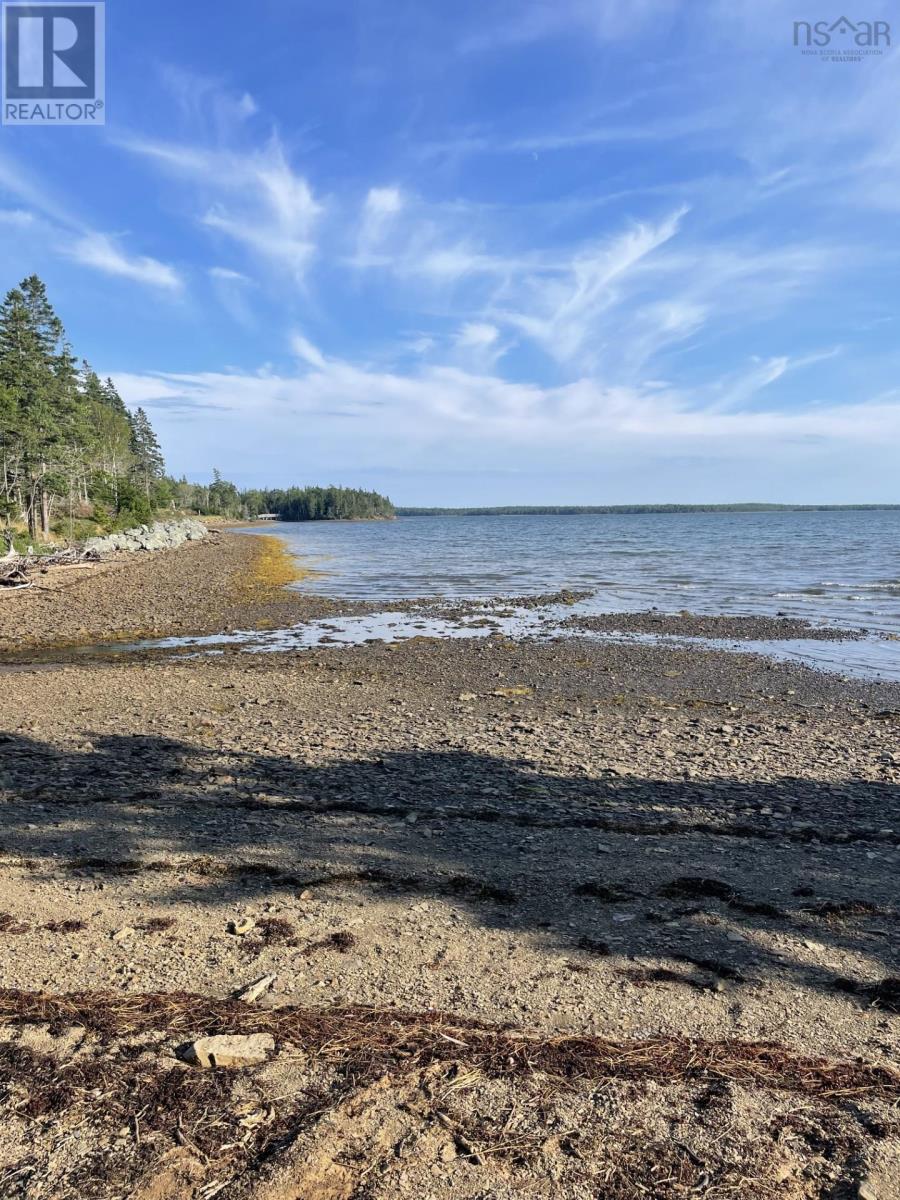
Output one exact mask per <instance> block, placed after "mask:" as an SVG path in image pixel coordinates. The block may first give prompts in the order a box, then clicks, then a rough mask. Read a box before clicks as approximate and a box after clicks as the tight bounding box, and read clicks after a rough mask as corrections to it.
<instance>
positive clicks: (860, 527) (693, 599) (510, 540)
mask: <svg viewBox="0 0 900 1200" xmlns="http://www.w3.org/2000/svg"><path fill="white" fill-rule="evenodd" d="M263 528H264V529H265V532H267V533H274V534H277V535H278V536H280V537H282V538H283V539H284V541H285V543H286V545H287V546H288V548H289V550H290V551H291V552H292V553H293V554H295V555H296V556H297V558H298V561H299V562H300V563H301V565H302V566H303V567H304V568H305V569H306V570H309V569H310V568H312V569H313V571H314V572H315V574H313V575H312V576H309V575H307V576H305V577H304V579H303V580H302V581H301V582H299V583H298V584H297V585H296V586H297V587H298V588H300V589H302V590H304V591H317V592H322V593H324V594H326V595H331V596H335V597H339V598H346V599H354V600H366V601H370V602H372V601H374V602H375V603H376V604H378V605H379V608H380V611H377V612H375V613H372V614H369V615H360V616H346V617H329V618H323V619H320V620H315V621H307V622H304V623H303V624H300V625H296V626H294V627H292V628H288V629H275V630H246V631H238V632H235V633H230V634H215V635H211V636H209V637H192V638H167V639H164V640H161V641H154V642H143V643H140V648H142V649H143V648H154V649H178V650H182V651H185V650H186V651H187V652H188V653H189V654H215V653H221V652H222V648H223V647H224V646H238V647H240V648H241V649H244V650H246V651H250V652H257V653H259V652H278V651H288V650H303V649H311V648H314V647H325V646H329V645H344V646H346V645H360V644H362V643H364V642H368V641H388V642H393V641H403V640H407V639H409V638H413V637H440V638H482V637H488V636H490V635H491V634H501V635H503V636H504V637H510V638H526V637H528V638H539V639H546V638H551V637H586V638H591V639H593V640H599V641H626V642H627V641H632V642H642V643H647V644H653V643H659V644H669V645H681V646H685V645H695V646H698V647H706V648H708V649H726V650H732V651H735V652H737V653H758V654H760V653H761V654H765V655H767V656H768V657H770V658H775V659H779V660H781V661H788V662H798V663H804V664H806V665H808V666H812V667H817V668H819V669H822V670H828V671H833V672H837V673H839V674H842V675H847V676H853V677H856V678H868V679H882V680H900V512H843V513H764V514H743V513H709V514H707V513H702V514H672V515H668V514H665V515H664V514H659V515H656V514H653V515H647V516H618V515H608V516H607V515H604V516H530V517H409V518H405V519H400V520H398V521H395V522H377V523H375V522H373V523H369V522H359V523H337V522H335V523H330V522H311V523H305V524H297V525H287V524H274V525H272V524H266V525H265V526H264V527H263ZM842 581H843V582H842ZM563 588H569V589H571V590H572V591H578V592H586V593H587V595H586V596H585V597H584V598H583V599H580V600H579V601H578V602H577V603H574V604H560V603H550V604H542V605H537V606H522V605H515V604H510V603H509V602H508V601H506V600H504V599H503V597H511V596H528V595H532V596H534V595H546V594H551V593H555V592H559V591H560V590H561V589H563ZM434 596H439V597H445V598H448V599H461V598H466V599H476V600H477V599H480V598H485V597H490V598H494V599H495V601H496V602H495V603H491V604H483V605H475V606H473V608H472V611H470V612H467V611H462V612H461V613H459V614H454V615H452V616H446V617H444V616H435V615H434V614H433V613H431V612H430V611H429V609H428V606H427V605H423V606H422V608H421V609H417V608H416V607H415V606H413V607H412V608H408V607H407V608H406V609H405V610H404V611H398V610H396V608H393V607H392V601H396V600H398V599H404V600H406V599H417V598H423V597H434ZM651 607H656V608H659V609H660V610H662V611H668V612H678V611H680V610H682V609H689V610H691V611H693V612H698V613H726V614H740V615H746V614H763V615H767V616H771V615H774V614H776V613H783V614H787V615H790V616H793V617H800V618H802V619H805V620H807V621H809V622H811V623H813V624H828V625H832V626H838V627H841V628H847V629H848V630H850V629H852V630H854V631H855V630H858V629H860V628H868V629H869V630H871V631H872V632H871V636H868V637H866V638H862V639H857V640H849V639H848V640H846V641H843V640H841V641H818V640H814V639H804V638H799V639H795V640H790V641H733V640H728V639H723V640H711V639H704V638H690V637H683V636H680V635H678V636H676V635H667V634H654V633H645V634H641V633H629V634H617V633H596V632H587V631H584V630H580V629H577V628H571V627H568V625H567V622H568V621H569V620H570V619H571V618H573V617H578V616H590V615H595V614H599V613H607V612H622V611H628V610H631V611H639V610H645V609H647V608H651ZM885 635H887V636H885ZM894 638H896V639H897V640H893V639H894ZM119 649H120V650H121V647H119Z"/></svg>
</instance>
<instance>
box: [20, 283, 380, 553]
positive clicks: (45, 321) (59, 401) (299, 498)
mask: <svg viewBox="0 0 900 1200" xmlns="http://www.w3.org/2000/svg"><path fill="white" fill-rule="evenodd" d="M178 510H184V511H190V512H193V513H198V514H200V515H214V516H222V517H234V518H238V517H249V518H251V519H255V518H256V517H258V516H259V515H260V514H262V513H272V514H276V515H277V516H278V517H280V518H281V519H282V520H284V521H304V520H322V519H331V520H346V519H354V518H356V519H358V518H369V519H371V518H385V517H392V516H393V515H394V509H393V506H392V504H391V502H390V500H388V499H387V498H386V497H384V496H379V495H378V494H377V493H375V492H368V491H361V490H359V489H356V488H340V487H326V488H321V487H305V488H298V487H293V488H287V489H284V488H281V489H270V490H263V489H253V490H251V491H246V492H239V491H238V489H237V488H236V487H235V486H234V484H232V483H229V482H228V481H227V480H225V479H223V478H222V477H221V475H220V474H219V473H218V472H217V471H216V472H214V475H213V481H212V483H210V484H194V483H189V482H188V481H187V480H186V479H180V480H176V479H173V478H172V477H171V476H169V475H167V474H166V468H165V462H164V459H163V454H162V450H161V449H160V445H159V441H158V439H157V437H156V434H155V433H154V431H153V427H152V426H151V424H150V421H149V419H148V417H147V414H146V413H145V412H144V410H143V409H141V408H138V409H136V410H134V411H130V410H129V409H128V408H126V406H125V403H124V402H123V400H122V397H121V396H120V395H119V393H118V391H117V390H116V387H115V384H114V383H113V381H112V380H111V379H106V380H102V379H101V378H100V377H99V375H98V374H97V372H96V371H94V369H93V368H92V367H91V365H90V364H89V363H88V362H86V361H84V360H82V361H81V363H80V365H79V362H78V359H77V357H76V355H75V353H74V351H73V349H72V347H71V345H70V344H69V342H68V339H67V338H66V332H65V329H64V327H63V324H62V321H61V320H60V319H59V317H58V316H57V314H56V312H55V311H54V309H53V306H52V305H51V303H50V301H49V299H48V297H47V289H46V287H45V285H44V283H43V282H42V281H41V280H40V279H39V278H38V277H37V275H31V276H29V277H28V278H27V279H25V280H23V281H22V283H21V284H20V285H19V286H18V287H14V288H12V289H11V290H10V291H9V292H8V293H7V294H6V297H5V299H4V301H3V304H2V306H0V530H3V531H5V533H6V540H7V541H8V542H9V543H10V544H20V545H21V544H23V543H27V542H37V541H38V540H39V539H43V540H44V541H51V540H53V539H54V538H64V539H68V540H73V539H77V538H83V537H88V536H91V535H92V534H94V533H96V532H97V531H98V530H102V531H108V530H120V529H127V528H129V527H131V526H134V525H139V524H142V523H144V522H146V521H150V520H152V519H153V517H154V516H155V515H156V514H157V513H160V512H163V511H167V512H173V511H178ZM0 552H2V545H0Z"/></svg>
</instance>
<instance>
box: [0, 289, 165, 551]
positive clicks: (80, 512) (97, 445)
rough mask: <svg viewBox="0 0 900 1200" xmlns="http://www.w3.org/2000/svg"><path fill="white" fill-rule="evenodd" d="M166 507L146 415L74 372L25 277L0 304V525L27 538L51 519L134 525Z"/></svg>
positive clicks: (44, 304) (44, 302)
mask: <svg viewBox="0 0 900 1200" xmlns="http://www.w3.org/2000/svg"><path fill="white" fill-rule="evenodd" d="M169 500H170V496H169V492H168V488H167V483H166V480H165V467H164V463H163V456H162V452H161V450H160V447H159V442H158V441H157V438H156V435H155V433H154V432H153V428H152V426H151V425H150V421H149V420H148V418H147V414H146V413H145V412H144V411H143V409H140V408H139V409H137V410H136V411H135V412H133V413H132V412H129V411H128V409H127V408H126V407H125V404H124V403H123V401H122V398H121V396H120V395H119V393H118V392H117V391H116V387H115V385H114V383H113V382H112V380H111V379H106V380H101V379H100V377H99V376H98V375H97V373H96V371H94V370H93V368H92V367H91V366H90V364H89V363H88V362H86V361H82V362H81V363H80V364H79V362H78V360H77V358H76V357H75V354H74V353H73V350H72V347H71V346H70V344H69V342H68V340H67V338H66V332H65V329H64V328H63V324H62V321H61V320H60V319H59V317H58V316H57V315H56V313H55V312H54V310H53V306H52V305H51V304H50V301H49V299H48V298H47V290H46V288H45V286H44V284H43V283H42V281H41V280H40V279H39V278H38V277H37V275H30V276H29V277H28V278H27V279H25V280H23V281H22V283H21V284H20V285H19V286H18V287H14V288H12V289H11V290H10V291H9V292H7V294H6V298H5V299H4V301H3V304H2V306H0V519H2V520H3V522H4V524H5V525H6V526H7V527H9V526H10V525H11V524H15V523H21V524H22V525H25V526H27V529H28V533H29V536H30V537H31V538H32V539H34V538H37V537H38V535H43V536H44V537H47V536H48V535H49V534H50V526H51V521H52V520H53V518H54V516H59V515H65V516H68V518H69V521H70V524H71V525H72V526H74V522H75V521H76V519H80V518H85V517H90V518H92V519H94V520H98V521H99V522H100V523H105V524H107V525H111V524H113V523H116V522H120V523H121V524H123V525H125V524H128V523H131V524H140V522H141V521H143V520H146V519H148V518H149V516H150V515H151V514H152V513H153V511H154V510H155V509H157V508H160V507H163V506H165V505H166V504H168V503H169Z"/></svg>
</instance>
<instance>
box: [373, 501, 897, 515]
mask: <svg viewBox="0 0 900 1200" xmlns="http://www.w3.org/2000/svg"><path fill="white" fill-rule="evenodd" d="M897 510H900V504H572V505H567V504H546V505H544V504H535V505H527V504H519V505H517V504H514V505H501V506H498V507H494V508H490V507H485V508H403V507H398V508H397V510H396V512H397V516H398V517H515V516H566V517H570V516H604V515H613V516H615V515H618V516H641V515H644V514H647V515H649V514H652V513H770V512H778V513H781V512H896V511H897Z"/></svg>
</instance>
